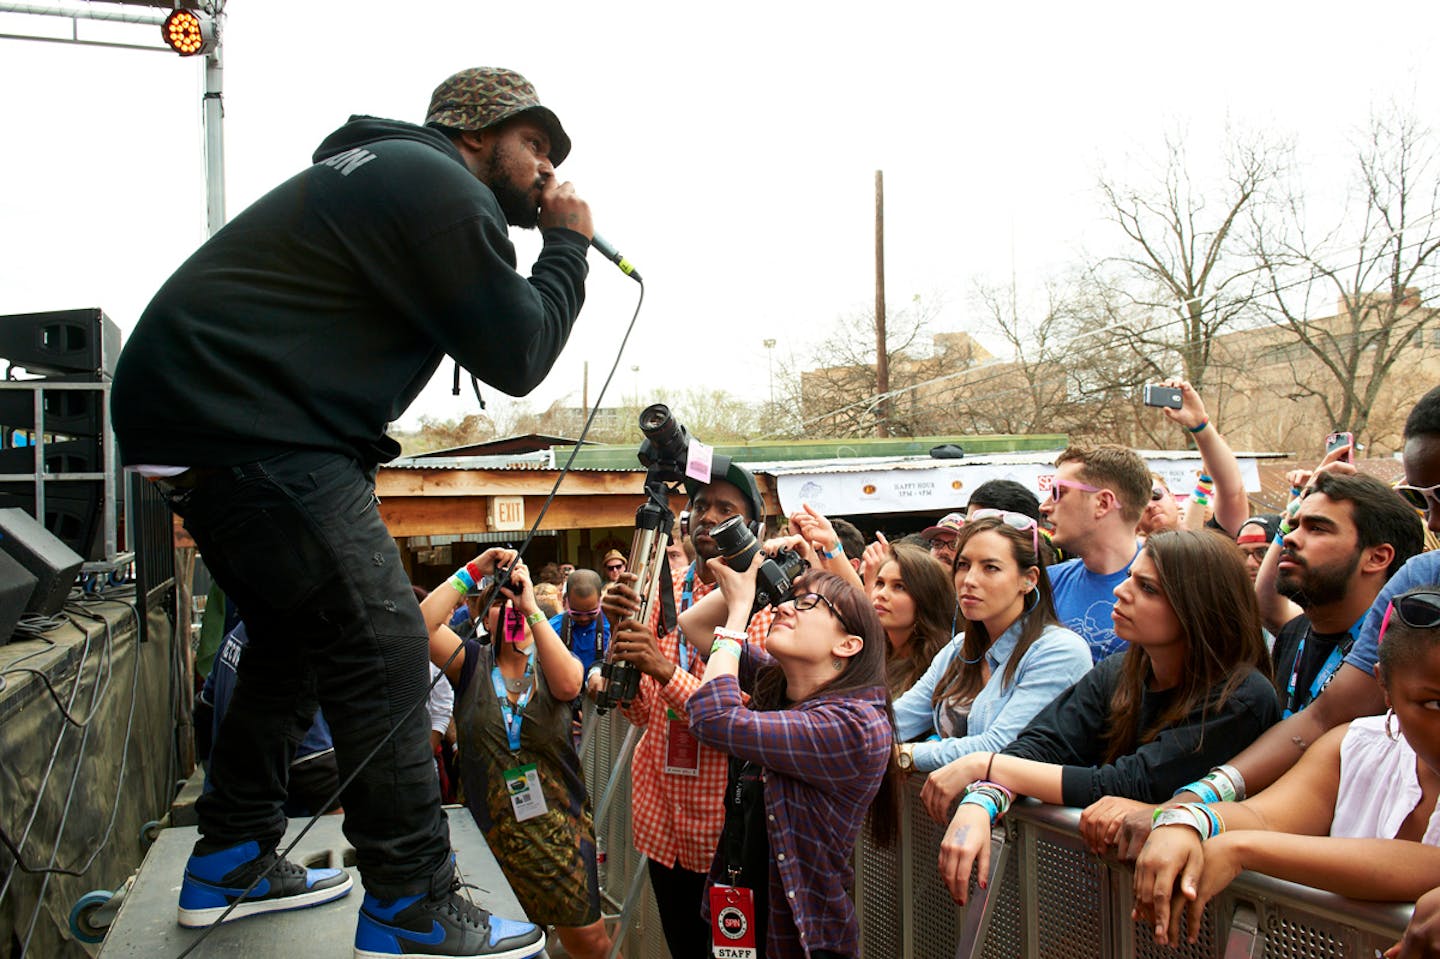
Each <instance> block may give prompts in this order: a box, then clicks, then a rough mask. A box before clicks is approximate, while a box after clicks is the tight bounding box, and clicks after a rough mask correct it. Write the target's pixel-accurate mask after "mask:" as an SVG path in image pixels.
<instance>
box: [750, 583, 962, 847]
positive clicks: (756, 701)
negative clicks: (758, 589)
mask: <svg viewBox="0 0 1440 959" xmlns="http://www.w3.org/2000/svg"><path fill="white" fill-rule="evenodd" d="M929 562H931V563H934V560H929ZM795 593H796V595H797V596H798V595H800V594H801V593H819V594H820V595H822V596H824V597H825V598H826V599H828V600H829V601H830V602H831V603H833V604H834V606H835V610H836V612H837V613H839V619H840V625H841V627H842V628H844V629H845V630H846V631H847V632H850V633H853V634H854V635H856V636H859V637H860V639H861V643H862V645H861V648H860V652H858V653H856V654H855V655H854V656H851V657H849V658H847V659H846V660H845V665H844V667H843V668H842V669H841V670H840V671H839V672H838V673H836V674H835V678H834V679H832V680H830V681H829V682H828V683H826V684H825V685H823V686H821V687H820V688H819V689H817V690H815V691H814V692H812V693H811V694H810V695H809V696H807V697H806V698H807V699H815V698H816V697H818V696H822V695H823V696H834V695H837V694H841V693H850V692H859V691H861V690H870V689H874V688H877V687H878V688H879V689H881V690H883V691H884V692H885V715H886V716H887V717H889V719H890V730H891V734H892V737H893V734H894V730H895V711H894V709H893V707H892V706H891V701H890V692H889V688H888V687H887V686H886V684H885V651H886V649H887V648H888V647H889V645H890V643H889V641H888V640H887V639H886V637H885V628H884V627H883V626H881V625H880V617H879V616H878V615H876V613H875V607H874V606H872V605H871V604H870V600H869V598H867V597H866V595H865V594H864V592H862V591H861V590H859V589H857V588H856V587H854V586H852V585H851V584H850V583H848V582H846V581H845V580H843V579H841V578H840V577H838V576H836V575H835V574H834V573H825V572H819V571H811V572H807V573H805V574H804V575H802V576H800V577H799V578H797V579H796V581H795ZM750 703H751V706H752V707H753V708H755V709H760V710H767V709H784V708H786V707H787V705H789V704H788V703H787V702H786V699H785V673H784V671H783V670H781V668H780V666H779V664H777V663H771V664H770V665H769V666H766V667H765V668H764V669H762V670H760V672H759V673H758V674H757V675H756V676H755V689H754V695H753V696H752V698H751V700H750ZM903 781H904V773H903V772H901V770H900V765H899V763H898V762H897V761H896V757H895V751H894V750H893V749H892V750H891V751H890V759H889V762H888V763H887V765H886V767H885V777H884V778H883V779H882V780H881V782H880V791H879V792H877V793H876V794H875V799H874V800H873V801H872V802H871V804H870V814H869V815H868V816H867V817H866V826H867V827H868V828H869V830H870V837H871V838H872V839H873V840H875V842H876V843H877V844H879V845H882V846H888V845H890V844H891V843H893V842H894V841H895V838H896V836H897V835H898V834H899V831H900V807H901V804H902V802H903V798H904V797H903V795H902V789H903V788H904V787H903Z"/></svg>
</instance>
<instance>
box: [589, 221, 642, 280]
mask: <svg viewBox="0 0 1440 959" xmlns="http://www.w3.org/2000/svg"><path fill="white" fill-rule="evenodd" d="M590 245H591V246H593V247H594V248H595V249H597V250H599V251H600V255H601V256H603V257H605V259H607V260H609V261H610V262H611V263H614V264H615V265H616V266H618V267H620V272H621V273H624V274H625V275H626V276H628V277H630V278H631V279H632V280H634V281H635V282H637V283H639V282H641V280H640V273H639V271H638V270H636V269H635V267H634V266H632V265H631V263H630V261H629V260H627V259H625V257H624V256H622V255H621V254H620V251H619V250H617V249H615V247H614V245H613V244H611V243H610V241H608V240H606V239H605V238H604V237H603V236H601V235H600V234H598V233H596V234H595V235H593V236H592V237H590Z"/></svg>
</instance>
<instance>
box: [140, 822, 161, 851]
mask: <svg viewBox="0 0 1440 959" xmlns="http://www.w3.org/2000/svg"><path fill="white" fill-rule="evenodd" d="M160 829H161V826H160V823H158V822H157V821H155V820H154V819H152V820H150V821H149V822H147V823H146V824H145V825H143V826H141V827H140V845H141V846H143V847H145V848H146V849H149V848H150V847H151V846H153V845H154V844H155V840H157V839H159V838H160Z"/></svg>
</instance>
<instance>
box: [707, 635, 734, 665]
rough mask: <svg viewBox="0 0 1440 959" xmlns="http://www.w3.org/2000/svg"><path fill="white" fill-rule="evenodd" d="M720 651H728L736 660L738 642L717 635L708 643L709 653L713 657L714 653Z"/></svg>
mask: <svg viewBox="0 0 1440 959" xmlns="http://www.w3.org/2000/svg"><path fill="white" fill-rule="evenodd" d="M720 652H725V653H729V654H730V655H731V656H734V657H735V658H736V659H737V660H738V659H739V658H740V644H739V643H737V642H736V641H735V640H733V639H730V638H729V637H720V636H717V637H715V641H714V642H712V643H711V644H710V655H711V656H712V657H713V656H714V655H715V654H716V653H720Z"/></svg>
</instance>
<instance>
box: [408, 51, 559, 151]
mask: <svg viewBox="0 0 1440 959" xmlns="http://www.w3.org/2000/svg"><path fill="white" fill-rule="evenodd" d="M522 113H524V114H529V115H530V116H531V117H533V118H534V119H535V120H536V121H538V122H539V123H540V125H541V126H542V127H544V128H545V133H546V135H547V136H549V137H550V163H551V164H552V165H554V166H559V165H560V164H561V163H562V162H563V161H564V160H565V158H566V157H567V156H569V155H570V137H569V136H568V135H567V134H566V133H565V128H564V127H562V126H561V125H560V118H559V117H557V116H555V114H554V113H553V112H551V111H550V110H549V109H548V108H546V107H543V106H541V105H540V95H539V94H538V93H536V92H535V85H534V84H532V83H531V82H530V81H529V80H526V79H525V78H524V77H522V76H521V75H520V74H518V73H516V72H515V71H514V70H506V69H505V68H504V67H472V68H470V69H469V70H461V71H460V72H459V73H457V74H455V75H454V76H452V77H450V78H449V79H448V80H446V81H445V82H444V83H442V84H440V85H439V86H438V87H436V88H435V92H434V93H432V94H431V95H430V109H429V110H427V111H426V112H425V122H426V123H427V124H429V123H434V124H439V125H440V126H444V127H450V128H451V129H454V130H484V129H485V128H486V127H492V126H494V125H495V124H497V123H500V122H502V121H505V120H509V119H510V118H511V117H516V116H519V115H520V114H522Z"/></svg>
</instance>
